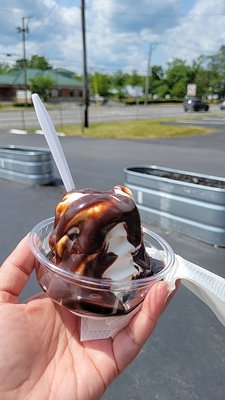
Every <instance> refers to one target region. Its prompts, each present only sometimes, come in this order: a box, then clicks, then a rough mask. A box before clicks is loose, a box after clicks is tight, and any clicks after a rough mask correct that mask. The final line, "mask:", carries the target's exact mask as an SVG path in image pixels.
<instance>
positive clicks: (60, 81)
mask: <svg viewBox="0 0 225 400" xmlns="http://www.w3.org/2000/svg"><path fill="white" fill-rule="evenodd" d="M26 72H27V89H28V90H29V82H30V80H31V79H34V78H36V77H38V76H49V77H51V78H52V80H53V81H54V82H55V86H54V87H53V89H52V90H51V93H50V94H49V97H50V98H51V99H52V100H63V101H69V100H78V101H79V100H81V98H82V93H83V91H82V82H81V81H79V80H78V79H76V78H75V74H74V73H73V72H71V71H67V70H64V69H61V68H58V69H49V70H40V69H31V68H27V70H26ZM24 90H25V74H24V70H20V71H14V72H9V73H7V74H0V101H13V102H16V101H17V99H18V93H21V91H24Z"/></svg>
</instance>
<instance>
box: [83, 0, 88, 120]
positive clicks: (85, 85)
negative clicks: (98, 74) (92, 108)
mask: <svg viewBox="0 0 225 400" xmlns="http://www.w3.org/2000/svg"><path fill="white" fill-rule="evenodd" d="M81 24H82V43H83V100H84V115H83V126H84V127H85V128H88V106H89V95H88V79H87V51H86V28H85V0H81Z"/></svg>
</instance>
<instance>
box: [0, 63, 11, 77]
mask: <svg viewBox="0 0 225 400" xmlns="http://www.w3.org/2000/svg"><path fill="white" fill-rule="evenodd" d="M9 70H10V66H9V64H7V63H5V62H1V63H0V74H6V73H7V72H9Z"/></svg>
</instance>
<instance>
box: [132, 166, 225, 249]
mask: <svg viewBox="0 0 225 400" xmlns="http://www.w3.org/2000/svg"><path fill="white" fill-rule="evenodd" d="M124 172H125V184H126V185H127V186H128V187H129V188H130V189H131V190H132V192H133V194H134V197H135V200H136V202H137V205H138V208H139V210H140V214H141V215H142V217H144V218H146V219H150V220H152V221H154V222H157V223H159V224H160V225H161V226H163V227H165V228H171V229H175V230H177V231H181V232H183V233H186V234H188V235H190V236H193V237H195V238H197V239H200V240H204V241H206V242H209V243H211V244H215V245H218V246H225V178H220V177H214V176H208V175H202V174H194V173H192V172H189V171H181V170H175V169H170V168H162V167H159V166H155V165H149V166H140V167H130V168H126V169H125V170H124Z"/></svg>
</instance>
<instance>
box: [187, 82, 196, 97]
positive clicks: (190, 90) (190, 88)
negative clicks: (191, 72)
mask: <svg viewBox="0 0 225 400" xmlns="http://www.w3.org/2000/svg"><path fill="white" fill-rule="evenodd" d="M196 93H197V85H196V84H195V83H188V85H187V95H188V96H196Z"/></svg>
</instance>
